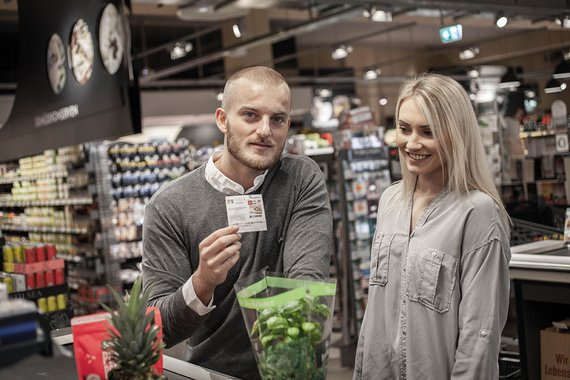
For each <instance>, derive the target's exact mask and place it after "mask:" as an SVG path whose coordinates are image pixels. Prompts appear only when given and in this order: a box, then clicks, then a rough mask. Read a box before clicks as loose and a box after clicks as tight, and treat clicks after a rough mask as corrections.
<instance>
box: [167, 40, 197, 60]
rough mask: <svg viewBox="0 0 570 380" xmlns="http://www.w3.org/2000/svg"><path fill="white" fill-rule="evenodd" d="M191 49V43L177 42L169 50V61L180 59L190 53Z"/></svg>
mask: <svg viewBox="0 0 570 380" xmlns="http://www.w3.org/2000/svg"><path fill="white" fill-rule="evenodd" d="M193 48H194V46H193V45H192V43H191V42H177V43H175V44H174V46H173V47H172V49H170V59H172V60H175V59H180V58H182V57H184V56H186V54H188V53H190V52H191V51H192V49H193Z"/></svg>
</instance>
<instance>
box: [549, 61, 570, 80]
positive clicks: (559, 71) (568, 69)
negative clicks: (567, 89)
mask: <svg viewBox="0 0 570 380" xmlns="http://www.w3.org/2000/svg"><path fill="white" fill-rule="evenodd" d="M552 77H553V78H554V79H566V78H570V62H568V61H566V60H565V59H563V60H562V61H560V63H559V64H558V65H556V68H555V69H554V74H552Z"/></svg>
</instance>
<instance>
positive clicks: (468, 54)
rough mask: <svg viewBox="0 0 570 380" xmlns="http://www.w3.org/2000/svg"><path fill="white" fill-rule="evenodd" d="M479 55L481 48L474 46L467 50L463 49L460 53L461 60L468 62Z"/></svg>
mask: <svg viewBox="0 0 570 380" xmlns="http://www.w3.org/2000/svg"><path fill="white" fill-rule="evenodd" d="M478 54H479V47H477V46H472V47H469V48H467V49H463V50H461V51H460V52H459V59H460V60H462V61H466V60H468V59H473V58H475V57H476V56H477V55H478Z"/></svg>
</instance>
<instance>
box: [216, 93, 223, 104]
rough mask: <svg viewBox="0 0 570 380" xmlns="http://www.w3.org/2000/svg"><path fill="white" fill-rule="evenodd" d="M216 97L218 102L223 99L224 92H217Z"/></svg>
mask: <svg viewBox="0 0 570 380" xmlns="http://www.w3.org/2000/svg"><path fill="white" fill-rule="evenodd" d="M216 99H217V100H218V102H221V101H222V100H223V99H224V93H223V92H218V93H217V94H216Z"/></svg>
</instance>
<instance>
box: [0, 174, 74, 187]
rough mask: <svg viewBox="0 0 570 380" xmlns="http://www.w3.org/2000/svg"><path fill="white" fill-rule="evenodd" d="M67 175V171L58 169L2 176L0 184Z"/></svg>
mask: <svg viewBox="0 0 570 380" xmlns="http://www.w3.org/2000/svg"><path fill="white" fill-rule="evenodd" d="M64 177H67V171H58V172H53V173H47V174H46V173H42V174H36V175H24V176H16V177H6V178H4V177H2V178H0V185H5V184H8V183H14V182H17V181H34V180H38V179H51V178H64Z"/></svg>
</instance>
